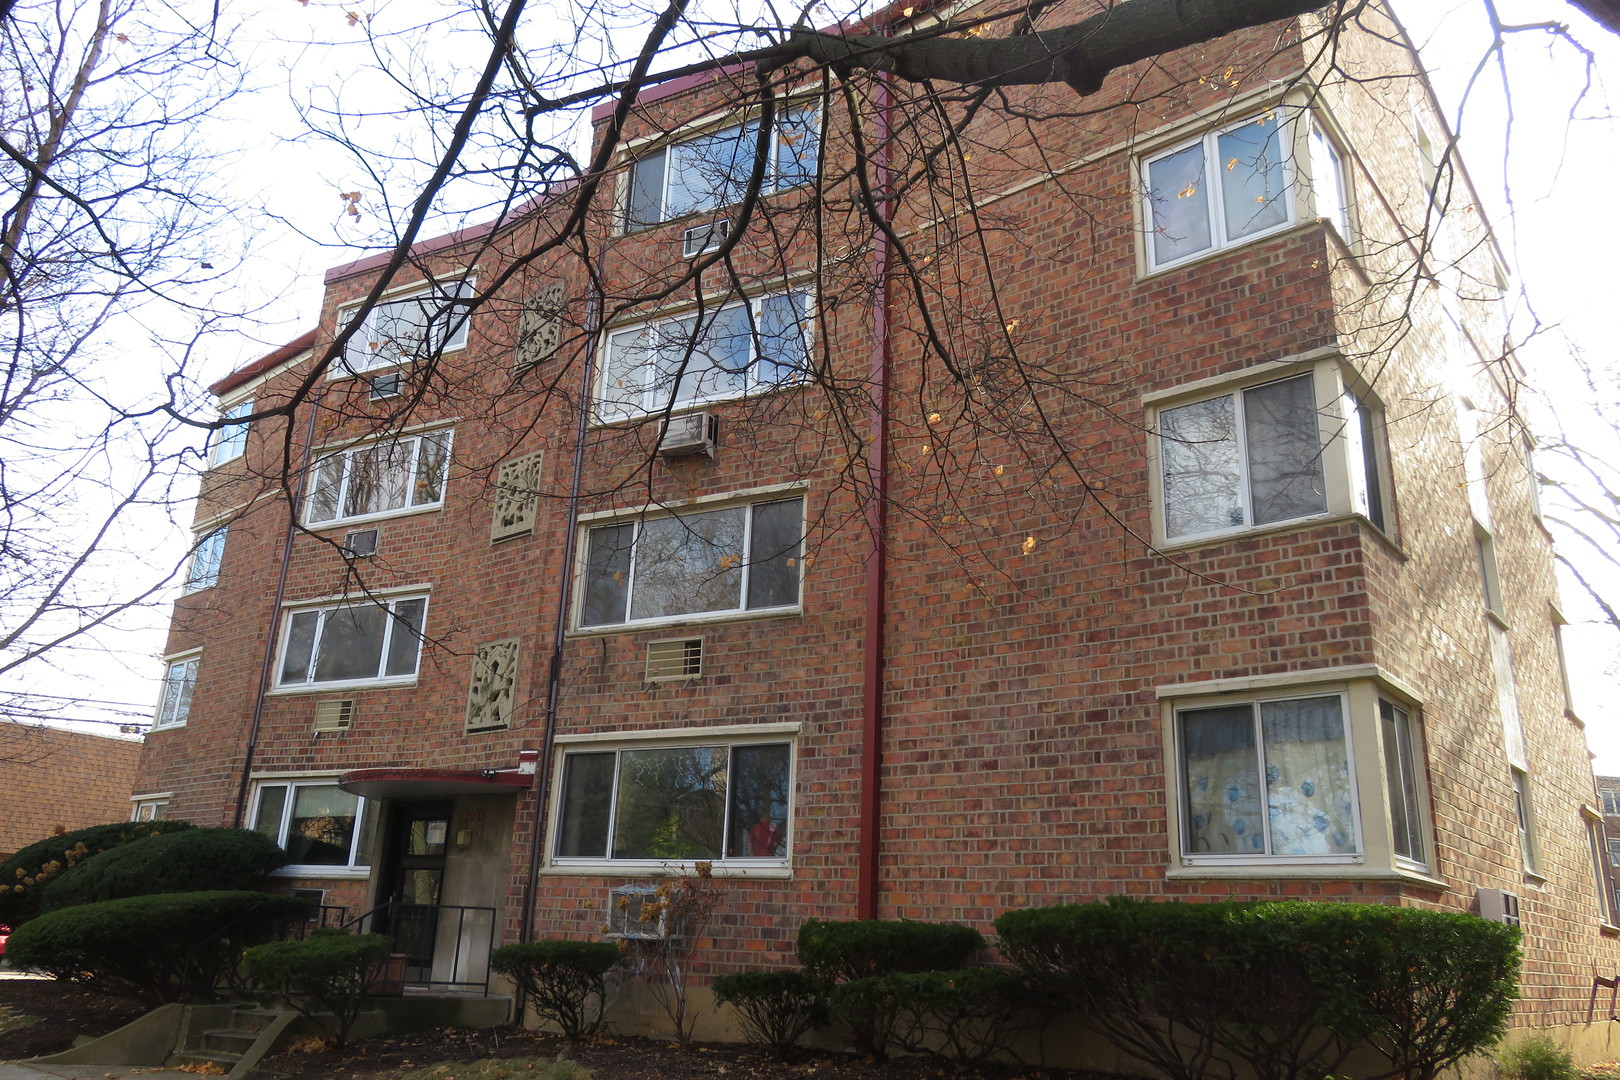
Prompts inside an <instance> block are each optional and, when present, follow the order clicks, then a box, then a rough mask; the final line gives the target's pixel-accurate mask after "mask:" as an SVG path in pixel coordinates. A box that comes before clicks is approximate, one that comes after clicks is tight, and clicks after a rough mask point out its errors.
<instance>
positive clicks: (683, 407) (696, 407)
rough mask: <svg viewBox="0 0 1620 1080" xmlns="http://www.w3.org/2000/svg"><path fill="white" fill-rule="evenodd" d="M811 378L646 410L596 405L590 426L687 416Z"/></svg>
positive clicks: (793, 386) (796, 385)
mask: <svg viewBox="0 0 1620 1080" xmlns="http://www.w3.org/2000/svg"><path fill="white" fill-rule="evenodd" d="M809 381H810V380H809V378H807V377H806V378H799V379H791V380H789V381H787V382H779V383H770V384H768V385H762V386H754V387H750V388H749V389H747V390H742V391H739V392H737V393H735V394H725V395H723V396H721V397H712V398H702V399H699V400H694V401H681V402H677V403H676V404H674V405H672V406H670V407H669V408H668V409H652V410H650V411H646V412H636V413H629V414H619V413H615V414H613V415H611V416H604V415H603V414H602V413H600V412H598V411H597V410H596V408H594V407H593V408H592V409H591V427H592V428H593V429H596V430H606V429H609V428H632V427H636V426H637V425H640V424H645V423H646V422H647V421H649V420H663V419H665V418H666V417H668V418H670V419H673V418H674V417H677V416H685V415H687V414H688V413H694V412H702V411H703V410H705V409H713V408H716V407H718V406H721V405H729V404H731V403H733V402H737V401H748V400H750V399H753V398H761V397H764V396H766V395H767V394H776V393H780V392H783V391H787V390H797V389H799V388H800V387H803V386H805V385H807V384H808V383H809Z"/></svg>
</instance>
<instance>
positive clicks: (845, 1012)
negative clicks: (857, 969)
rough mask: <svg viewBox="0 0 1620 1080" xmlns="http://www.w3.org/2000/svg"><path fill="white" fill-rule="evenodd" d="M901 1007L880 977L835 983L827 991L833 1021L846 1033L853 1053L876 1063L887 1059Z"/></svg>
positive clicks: (897, 998) (888, 985)
mask: <svg viewBox="0 0 1620 1080" xmlns="http://www.w3.org/2000/svg"><path fill="white" fill-rule="evenodd" d="M901 1007H902V1002H901V1000H900V998H899V997H898V996H897V995H896V993H895V987H894V986H893V984H891V983H890V982H889V980H888V979H887V978H886V977H885V976H882V975H868V976H867V977H866V978H864V979H851V980H849V981H848V982H841V983H835V984H834V985H833V986H832V988H831V989H829V990H828V991H827V1012H828V1014H829V1015H830V1016H831V1018H832V1020H833V1022H834V1023H835V1024H837V1025H838V1026H839V1027H841V1028H843V1029H844V1030H845V1031H847V1032H849V1038H850V1041H851V1042H852V1043H853V1044H854V1046H855V1051H856V1053H860V1054H865V1055H866V1056H867V1057H870V1058H873V1059H874V1060H877V1061H886V1060H888V1057H889V1045H890V1044H891V1043H892V1042H893V1041H894V1026H895V1024H896V1023H897V1022H898V1021H899V1019H900V1010H901Z"/></svg>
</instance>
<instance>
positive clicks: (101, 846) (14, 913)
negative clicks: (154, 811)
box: [0, 821, 191, 926]
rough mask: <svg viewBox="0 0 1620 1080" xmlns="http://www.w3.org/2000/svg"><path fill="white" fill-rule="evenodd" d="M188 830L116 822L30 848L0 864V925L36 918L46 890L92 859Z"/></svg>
mask: <svg viewBox="0 0 1620 1080" xmlns="http://www.w3.org/2000/svg"><path fill="white" fill-rule="evenodd" d="M189 828H191V824H190V823H189V822H185V821H116V822H113V823H112V824H110V825H91V826H89V827H88V828H84V829H75V830H73V831H72V832H64V833H58V834H57V835H55V836H51V837H47V838H46V839H44V840H37V841H35V842H34V843H32V844H29V845H28V846H27V847H25V848H23V849H22V850H21V851H19V852H17V853H16V854H15V855H13V856H11V858H9V859H6V860H5V861H4V862H0V923H7V924H9V925H11V926H17V925H19V924H21V923H25V922H27V921H28V920H29V919H32V918H33V917H34V916H35V915H38V914H39V910H40V909H39V902H40V897H41V895H42V894H43V892H44V890H45V886H46V885H47V884H48V883H49V882H50V881H51V880H52V879H54V878H56V877H58V876H60V875H62V874H64V873H66V872H67V871H68V870H71V869H73V868H74V867H76V866H78V865H79V864H81V863H83V862H84V861H85V860H87V859H89V858H90V857H91V856H94V855H99V854H100V853H102V852H104V851H108V850H111V849H113V848H116V847H119V846H120V845H123V844H128V843H132V842H134V841H137V840H146V839H148V838H150V837H155V836H163V835H166V834H169V833H174V832H180V831H182V830H185V829H189Z"/></svg>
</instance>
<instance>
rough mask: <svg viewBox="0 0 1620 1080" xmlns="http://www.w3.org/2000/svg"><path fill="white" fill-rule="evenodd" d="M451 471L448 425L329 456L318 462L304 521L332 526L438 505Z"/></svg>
mask: <svg viewBox="0 0 1620 1080" xmlns="http://www.w3.org/2000/svg"><path fill="white" fill-rule="evenodd" d="M449 469H450V432H449V430H447V429H446V430H439V431H427V432H423V433H422V434H420V435H408V436H404V437H401V438H398V439H393V440H390V441H388V442H376V443H367V444H366V445H364V446H356V447H350V448H349V449H346V450H340V451H338V452H336V453H333V454H327V455H326V456H324V457H322V458H320V459H318V460H317V461H316V462H315V475H314V481H313V483H311V484H310V489H309V498H308V501H307V502H306V504H305V505H306V509H305V515H304V516H305V522H306V524H309V525H334V524H337V523H339V522H350V521H364V520H369V519H371V518H381V517H387V516H389V515H392V514H399V513H405V512H408V511H416V510H430V509H433V508H436V507H438V506H441V505H442V504H443V502H444V483H445V478H446V475H447V474H448V472H449Z"/></svg>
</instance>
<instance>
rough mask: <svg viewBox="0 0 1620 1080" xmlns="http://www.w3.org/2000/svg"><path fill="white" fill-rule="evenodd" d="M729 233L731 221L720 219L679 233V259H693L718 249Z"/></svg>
mask: <svg viewBox="0 0 1620 1080" xmlns="http://www.w3.org/2000/svg"><path fill="white" fill-rule="evenodd" d="M730 232H731V221H730V219H728V218H721V219H720V220H719V221H711V222H709V223H707V224H705V225H694V226H692V227H691V228H690V229H687V230H686V231H685V232H683V233H681V258H683V259H695V258H697V257H698V256H699V255H702V254H704V253H706V252H710V251H713V250H714V249H715V248H717V247H719V246H720V244H721V243H722V242H723V241H724V240H725V238H726V236H727V235H728V234H730Z"/></svg>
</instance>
